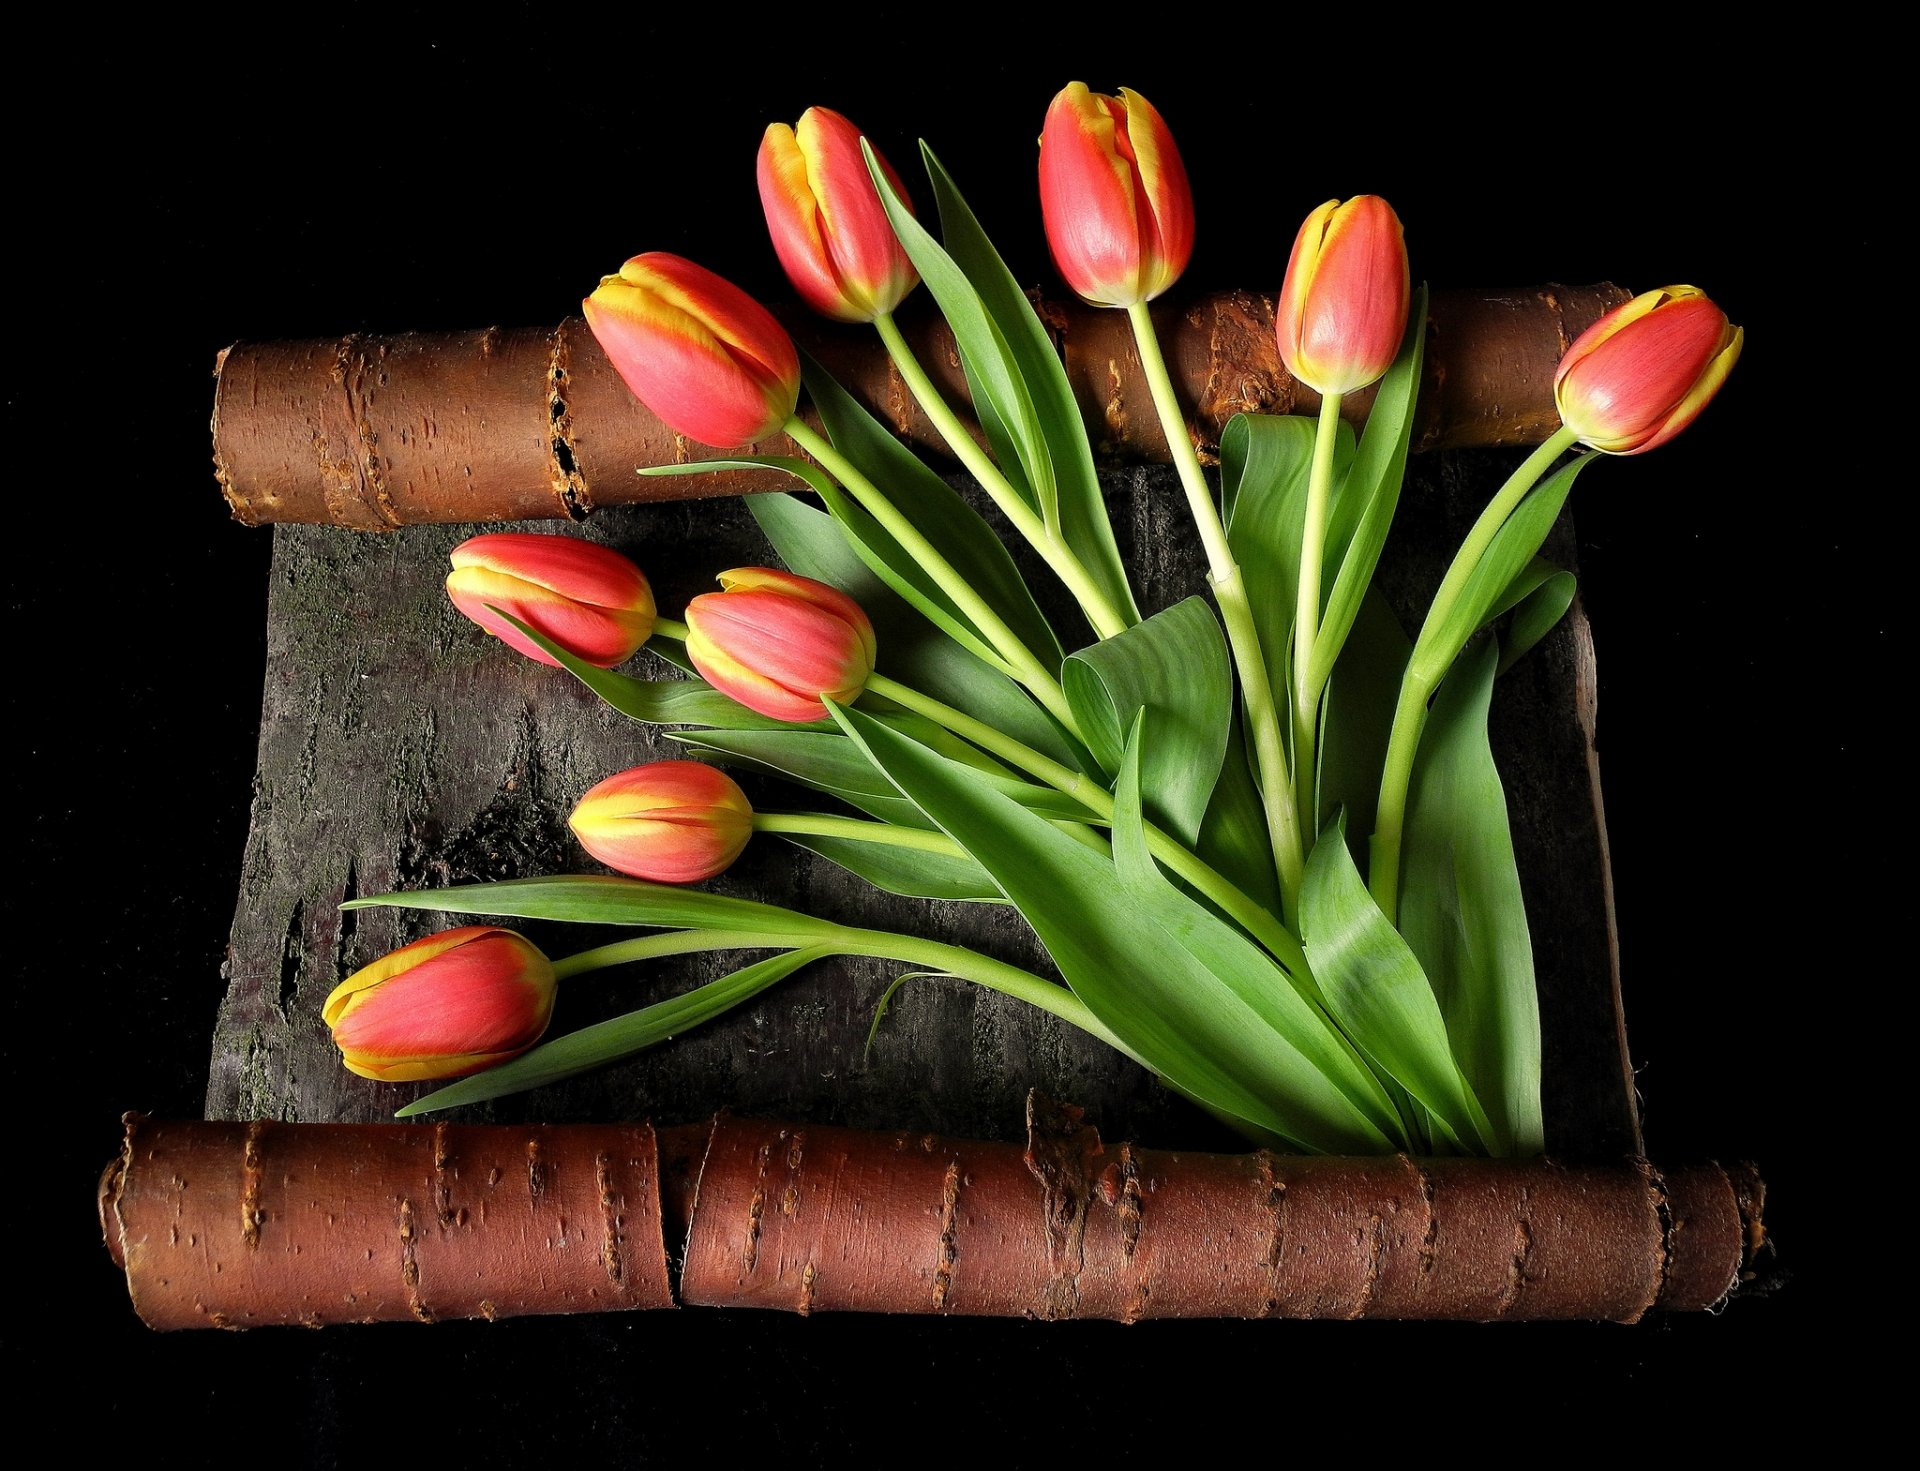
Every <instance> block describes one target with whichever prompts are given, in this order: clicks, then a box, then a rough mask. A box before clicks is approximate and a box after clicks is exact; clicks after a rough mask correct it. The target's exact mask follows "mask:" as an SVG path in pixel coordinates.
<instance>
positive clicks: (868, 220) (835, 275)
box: [758, 107, 920, 322]
mask: <svg viewBox="0 0 1920 1471" xmlns="http://www.w3.org/2000/svg"><path fill="white" fill-rule="evenodd" d="M874 158H875V159H876V160H877V161H878V162H879V165H880V167H881V168H882V169H883V170H885V171H886V175H887V178H888V180H889V181H891V183H892V184H893V189H894V193H896V194H898V195H899V196H900V198H901V199H903V200H904V199H905V198H906V197H907V191H906V189H905V187H904V186H902V184H901V183H900V176H899V175H898V174H896V173H895V172H894V171H893V166H892V165H891V164H889V163H888V162H887V161H886V159H884V158H881V157H880V153H879V151H878V150H877V149H876V150H875V151H874ZM758 172H759V180H760V207H761V208H762V209H763V210H765V211H766V216H767V231H768V233H769V234H771V235H772V237H773V249H774V253H775V254H777V255H778V256H779V257H780V265H781V267H782V268H783V269H784V270H785V271H786V273H787V279H788V280H789V281H791V282H792V283H793V289H794V290H795V291H797V292H799V293H800V299H801V300H802V301H804V302H806V304H807V305H808V306H810V307H812V308H813V309H814V310H815V311H817V312H819V313H820V314H821V315H822V316H827V317H832V318H833V319H834V320H835V321H839V322H871V321H872V320H873V319H874V318H875V317H877V316H880V315H881V314H883V313H886V312H891V311H892V310H893V309H894V308H895V307H897V306H898V305H900V302H901V300H902V299H903V298H904V297H905V296H906V294H907V293H908V292H909V291H911V290H913V288H914V286H915V285H916V284H917V283H918V282H919V280H920V277H919V275H918V273H916V272H915V271H914V269H913V262H912V261H910V260H908V259H907V252H906V251H905V250H904V249H903V248H902V247H901V245H900V242H899V240H898V239H896V238H895V237H894V233H893V226H892V225H891V224H890V223H888V220H887V212H886V209H885V208H884V207H883V206H882V205H881V203H880V192H879V191H878V190H877V189H875V188H874V185H873V176H872V175H871V174H869V173H868V172H867V161H866V159H865V158H863V157H862V156H861V153H860V130H859V129H858V128H856V127H855V126H854V125H853V124H852V123H850V122H848V121H847V119H846V118H844V117H842V116H841V115H840V114H839V113H837V112H834V111H832V110H831V109H830V108H825V107H809V108H808V109H807V110H806V111H805V112H803V113H801V114H800V121H799V123H798V124H796V125H795V126H793V127H788V126H787V125H786V124H785V123H772V124H770V125H769V126H768V128H767V131H766V135H765V136H764V137H763V138H761V140H760V161H759V170H758Z"/></svg>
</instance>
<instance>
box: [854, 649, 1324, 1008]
mask: <svg viewBox="0 0 1920 1471" xmlns="http://www.w3.org/2000/svg"><path fill="white" fill-rule="evenodd" d="M867 688H868V689H869V690H871V691H872V692H873V693H874V694H876V695H884V696H885V697H886V698H887V699H889V700H892V701H893V702H894V703H895V704H897V705H900V706H902V707H904V708H905V709H908V710H911V711H913V712H914V713H915V714H917V715H924V716H925V717H926V718H927V719H929V720H931V721H933V722H934V723H935V724H936V725H943V726H945V727H946V728H947V729H948V730H950V731H952V732H953V733H954V734H955V735H957V736H959V737H961V738H962V739H963V740H969V741H972V742H973V743H974V744H975V745H976V746H979V747H980V748H981V749H982V750H984V751H986V752H987V753H988V754H989V755H992V756H998V757H999V758H1000V759H1001V760H1002V761H1004V762H1006V763H1007V765H1009V766H1012V767H1014V768H1016V769H1017V770H1020V771H1024V772H1026V773H1027V775H1029V776H1031V777H1034V778H1035V779H1036V780H1039V781H1043V782H1045V783H1046V784H1047V785H1048V786H1050V787H1052V788H1054V789H1055V790H1056V791H1059V792H1063V793H1065V794H1066V795H1067V796H1069V797H1071V798H1073V800H1074V801H1076V802H1078V803H1079V804H1080V805H1081V806H1082V807H1084V808H1086V809H1087V811H1089V812H1090V813H1092V814H1093V815H1094V817H1096V818H1097V819H1099V820H1100V821H1101V822H1112V821H1113V794H1112V793H1111V792H1109V791H1108V790H1107V789H1106V788H1105V787H1103V786H1101V785H1100V784H1099V783H1098V782H1096V781H1094V780H1093V779H1092V778H1091V777H1089V776H1087V775H1085V774H1084V773H1082V772H1078V771H1074V770H1072V769H1071V768H1069V767H1066V766H1062V765H1061V764H1060V763H1059V762H1058V761H1055V760H1053V759H1052V758H1051V757H1050V756H1045V755H1042V754H1041V753H1040V752H1039V751H1036V750H1034V749H1033V747H1031V746H1029V745H1026V744H1024V743H1022V742H1020V741H1017V740H1015V739H1014V738H1013V737H1012V736H1009V735H1007V734H1005V733H1004V732H1002V731H998V730H995V729H994V728H993V727H992V726H990V725H988V724H986V723H985V722H983V721H979V720H976V719H974V718H973V717H972V716H971V715H968V714H967V713H966V712H965V711H963V710H956V709H954V708H953V707H952V706H951V705H946V704H942V703H941V702H940V701H939V700H936V699H934V698H933V697H932V696H931V695H923V694H921V693H920V691H918V690H916V689H914V688H912V687H911V686H909V685H904V684H901V683H900V682H899V681H898V680H893V679H888V678H886V676H884V675H875V676H874V677H873V678H872V679H870V680H868V681H867ZM1146 837H1147V851H1148V852H1150V853H1152V854H1153V856H1154V857H1155V858H1157V859H1159V860H1160V862H1161V863H1163V864H1165V865H1166V867H1167V869H1168V870H1169V871H1170V872H1172V873H1174V874H1177V875H1178V876H1179V877H1180V878H1182V879H1184V880H1185V881H1186V882H1187V883H1189V884H1191V885H1192V886H1193V887H1194V888H1195V889H1197V890H1198V891H1199V892H1200V893H1202V894H1204V895H1206V896H1207V898H1209V899H1211V900H1212V901H1213V902H1214V903H1215V904H1216V905H1218V906H1219V908H1220V910H1221V912H1222V913H1224V914H1226V915H1227V916H1228V917H1229V918H1231V919H1232V920H1233V921H1234V922H1235V923H1236V924H1238V925H1239V926H1240V927H1241V928H1242V929H1244V930H1245V931H1246V932H1247V933H1248V934H1250V935H1252V936H1253V937H1254V939H1256V940H1258V941H1259V942H1260V943H1261V944H1262V945H1264V946H1266V947H1267V949H1268V950H1269V951H1271V952H1272V953H1273V956H1274V958H1275V959H1276V960H1278V961H1279V962H1280V963H1281V964H1282V965H1284V966H1286V967H1287V969H1288V970H1290V971H1292V972H1294V974H1296V975H1300V976H1304V975H1305V974H1306V969H1307V958H1306V955H1305V953H1304V952H1303V951H1302V950H1301V948H1300V942H1299V940H1297V939H1296V938H1295V937H1294V935H1293V932H1292V931H1291V930H1289V929H1287V927H1286V926H1285V925H1283V924H1282V923H1280V921H1279V920H1277V919H1276V918H1275V917H1274V916H1273V915H1272V914H1271V913H1269V912H1268V911H1267V909H1266V908H1265V907H1264V906H1262V905H1261V904H1260V903H1259V902H1257V901H1256V900H1254V899H1252V898H1249V897H1248V896H1247V894H1246V893H1245V892H1244V891H1243V890H1241V889H1240V888H1238V887H1237V886H1236V885H1235V884H1233V883H1232V882H1231V881H1230V880H1229V879H1227V878H1226V877H1224V876H1223V875H1222V874H1220V873H1219V872H1218V871H1216V870H1215V869H1213V868H1210V867H1209V866H1208V865H1207V864H1206V863H1204V862H1202V861H1201V860H1200V858H1199V857H1198V856H1196V855H1195V854H1194V853H1193V852H1192V851H1191V850H1190V849H1188V848H1187V847H1186V846H1185V845H1184V844H1182V843H1179V842H1176V841H1175V840H1174V839H1172V838H1170V837H1168V836H1167V835H1166V834H1165V833H1164V832H1162V831H1161V830H1160V829H1159V828H1157V827H1155V826H1153V825H1152V824H1151V823H1149V824H1147V827H1146Z"/></svg>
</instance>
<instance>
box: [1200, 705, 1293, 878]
mask: <svg viewBox="0 0 1920 1471" xmlns="http://www.w3.org/2000/svg"><path fill="white" fill-rule="evenodd" d="M1195 851H1196V852H1197V853H1199V855H1200V858H1201V860H1202V861H1203V862H1204V863H1205V864H1206V865H1207V867H1209V868H1211V869H1212V870H1213V871H1214V872H1215V873H1217V874H1219V875H1220V876H1221V877H1222V878H1224V879H1225V880H1226V881H1227V882H1228V883H1230V884H1232V885H1233V886H1234V887H1235V888H1236V889H1238V890H1239V891H1240V892H1241V893H1243V894H1245V895H1246V896H1247V897H1248V898H1249V899H1252V900H1253V901H1254V903H1256V904H1258V905H1260V906H1261V907H1262V908H1263V909H1265V910H1266V911H1267V912H1268V913H1269V914H1278V913H1279V912H1280V883H1279V879H1278V876H1277V875H1276V874H1275V872H1274V867H1273V840H1272V837H1271V836H1270V835H1269V833H1268V831H1267V812H1266V808H1265V807H1263V806H1261V804H1260V788H1259V787H1258V785H1256V784H1255V782H1254V780H1253V767H1252V764H1251V758H1250V757H1249V756H1248V754H1247V743H1246V737H1245V734H1244V732H1243V730H1242V727H1241V723H1240V716H1239V714H1238V713H1237V712H1236V713H1235V714H1234V716H1233V720H1232V722H1231V724H1230V725H1229V726H1228V733H1227V749H1226V752H1225V754H1224V755H1223V756H1222V758H1221V761H1220V779H1219V780H1218V781H1217V782H1215V783H1214V785H1213V795H1212V796H1211V797H1210V798H1209V799H1208V800H1207V815H1206V817H1205V818H1204V819H1203V820H1202V821H1201V823H1200V840H1199V845H1198V846H1197V848H1196V849H1195Z"/></svg>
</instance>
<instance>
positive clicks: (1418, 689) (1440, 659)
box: [1367, 425, 1579, 923]
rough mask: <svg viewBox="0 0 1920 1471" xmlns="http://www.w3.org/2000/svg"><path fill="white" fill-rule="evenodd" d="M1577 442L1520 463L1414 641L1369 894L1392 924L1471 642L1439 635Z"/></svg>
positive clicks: (1391, 744) (1383, 782)
mask: <svg viewBox="0 0 1920 1471" xmlns="http://www.w3.org/2000/svg"><path fill="white" fill-rule="evenodd" d="M1578 439H1579V435H1577V434H1576V433H1575V432H1574V431H1573V430H1571V429H1568V428H1566V427H1565V426H1564V425H1563V426H1562V427H1561V428H1560V429H1558V430H1557V431H1556V432H1555V433H1554V435H1553V437H1552V438H1550V439H1549V440H1547V442H1546V443H1545V444H1543V445H1541V446H1540V447H1539V448H1538V449H1536V450H1535V451H1534V452H1533V453H1532V454H1530V455H1528V456H1527V457H1526V459H1524V460H1522V461H1521V462H1520V466H1519V468H1518V469H1516V470H1515V471H1514V472H1513V474H1512V475H1510V476H1509V477H1508V478H1507V483H1506V484H1505V485H1503V486H1501V487H1500V489H1499V491H1498V493H1497V494H1495V496H1494V497H1493V499H1492V500H1490V501H1488V502H1487V508H1486V509H1485V510H1484V511H1482V512H1481V513H1480V518H1479V520H1477V521H1475V522H1474V523H1473V529H1472V530H1471V531H1469V532H1468V533H1467V535H1466V539H1465V540H1464V541H1462V542H1461V543H1460V550H1459V551H1458V552H1457V553H1455V554H1454V558H1453V565H1452V566H1450V567H1448V568H1447V575H1446V577H1445V578H1444V579H1442V581H1441V583H1440V590H1439V591H1438V592H1436V593H1435V594H1434V595H1433V604H1432V606H1431V607H1429V608H1428V609H1427V617H1426V621H1425V622H1424V623H1422V624H1421V625H1420V636H1419V637H1418V638H1417V639H1415V640H1414V643H1413V654H1412V656H1411V657H1410V658H1409V659H1408V660H1407V668H1406V672H1405V673H1404V674H1402V675H1401V677H1400V697H1399V699H1398V701H1397V702H1396V703H1395V706H1394V712H1393V734H1392V735H1391V736H1389V737H1388V739H1387V761H1386V766H1385V769H1384V770H1383V771H1382V772H1381V776H1380V800H1379V802H1378V804H1377V805H1376V807H1375V809H1374V811H1375V816H1374V824H1373V838H1372V841H1371V842H1370V843H1369V845H1368V863H1367V887H1368V888H1369V889H1370V890H1372V892H1373V898H1374V902H1375V903H1377V904H1378V905H1379V906H1380V912H1381V913H1382V914H1384V915H1386V917H1387V919H1388V920H1389V921H1391V922H1394V923H1398V917H1399V906H1400V847H1401V841H1402V838H1403V837H1404V834H1405V828H1406V816H1407V789H1408V787H1409V786H1410V785H1411V784H1412V781H1413V761H1414V757H1415V755H1417V754H1418V752H1419V749H1420V735H1421V732H1422V731H1423V730H1425V729H1426V724H1427V701H1428V700H1429V699H1431V698H1432V697H1433V692H1434V691H1435V690H1437V689H1438V688H1439V687H1440V681H1441V680H1443V679H1445V678H1446V676H1447V671H1448V670H1449V669H1450V668H1452V667H1453V661H1454V660H1455V659H1457V658H1459V657H1460V649H1461V647H1463V646H1464V641H1458V642H1455V641H1450V642H1453V647H1451V648H1449V647H1444V646H1442V644H1441V642H1440V630H1441V629H1442V628H1444V627H1445V626H1446V624H1447V622H1448V620H1449V618H1450V617H1451V615H1452V613H1453V608H1454V604H1456V603H1458V602H1459V601H1460V595H1461V594H1462V593H1463V592H1464V591H1465V590H1466V586H1467V582H1468V580H1469V579H1470V578H1471V577H1472V576H1473V573H1474V569H1475V568H1477V567H1478V566H1479V565H1480V560H1481V558H1482V557H1484V556H1485V555H1486V554H1487V548H1488V547H1490V546H1491V545H1492V544H1493V539H1494V537H1495V536H1497V535H1498V534H1499V532H1500V528H1501V527H1502V526H1504V525H1506V524H1507V519H1508V518H1509V517H1510V516H1512V515H1513V513H1514V511H1515V510H1516V509H1517V508H1518V507H1519V505H1520V502H1521V501H1523V500H1525V499H1526V497H1527V492H1529V491H1530V490H1532V489H1533V487H1534V485H1535V484H1536V483H1538V481H1539V479H1540V477H1541V476H1542V475H1544V474H1546V473H1547V471H1548V469H1549V468H1550V467H1551V466H1552V464H1553V462H1554V461H1555V460H1557V459H1559V458H1560V456H1561V454H1562V453H1563V452H1565V451H1566V450H1568V449H1570V448H1572V446H1573V445H1574V444H1575V442H1576V441H1577V440H1578Z"/></svg>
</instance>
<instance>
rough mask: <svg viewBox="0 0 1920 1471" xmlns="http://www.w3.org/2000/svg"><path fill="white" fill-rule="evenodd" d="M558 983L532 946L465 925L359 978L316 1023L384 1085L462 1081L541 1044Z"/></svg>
mask: <svg viewBox="0 0 1920 1471" xmlns="http://www.w3.org/2000/svg"><path fill="white" fill-rule="evenodd" d="M555 985H556V982H555V977H554V973H553V966H552V964H551V963H550V962H549V961H548V960H547V957H546V956H544V955H542V954H541V953H540V951H539V950H538V949H537V948H536V947H535V946H534V945H533V944H532V943H531V942H530V941H528V940H526V939H524V938H523V937H521V936H520V935H517V934H515V933H514V932H513V931H512V930H502V929H495V928H494V927H493V926H491V925H468V926H466V927H464V928H462V929H457V930H444V931H442V932H441V933H440V934H437V935H428V936H427V937H426V938H425V939H423V940H415V941H414V942H413V943H412V944H411V945H402V946H401V947H400V948H399V949H398V950H395V951H393V952H392V953H391V954H389V955H386V956H383V957H382V958H381V959H379V960H376V961H374V963H373V964H372V965H369V966H365V967H363V968H362V969H360V970H357V971H355V972H354V973H353V974H352V975H350V976H348V977H347V978H346V979H345V980H344V981H342V982H341V983H340V984H339V985H337V986H335V987H334V988H333V994H332V995H330V996H328V997H327V1001H326V1005H325V1006H324V1007H322V1008H321V1012H320V1015H321V1017H322V1019H323V1020H324V1021H325V1022H326V1024H327V1025H328V1027H330V1028H331V1029H332V1030H333V1040H334V1045H335V1046H337V1047H338V1048H339V1049H340V1060H341V1062H343V1063H345V1064H346V1068H347V1071H348V1072H350V1073H358V1074H359V1075H360V1076H361V1077H363V1078H377V1079H379V1080H380V1081H381V1082H385V1083H411V1082H415V1081H417V1080H419V1079H421V1078H457V1077H461V1076H463V1075H465V1074H467V1073H477V1072H479V1071H480V1070H481V1069H482V1068H489V1067H492V1066H493V1065H494V1064H495V1063H501V1062H505V1061H506V1060H507V1059H508V1058H510V1057H517V1056H518V1055H519V1054H520V1053H522V1052H525V1051H526V1050H527V1049H528V1048H529V1047H531V1046H533V1044H534V1043H535V1042H538V1041H539V1040H540V1035H541V1033H543V1032H545V1031H546V1029H547V1020H548V1018H550V1017H551V1016H552V1015H553V996H554V989H555Z"/></svg>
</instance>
